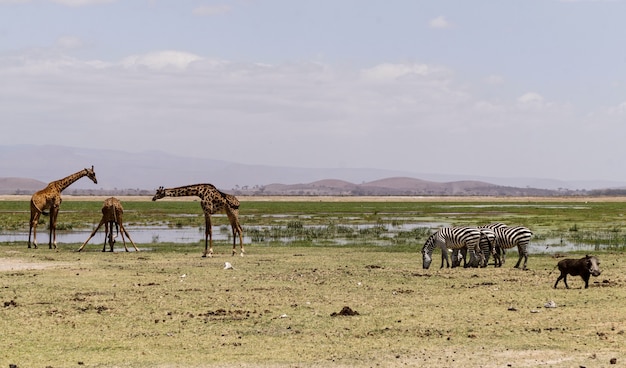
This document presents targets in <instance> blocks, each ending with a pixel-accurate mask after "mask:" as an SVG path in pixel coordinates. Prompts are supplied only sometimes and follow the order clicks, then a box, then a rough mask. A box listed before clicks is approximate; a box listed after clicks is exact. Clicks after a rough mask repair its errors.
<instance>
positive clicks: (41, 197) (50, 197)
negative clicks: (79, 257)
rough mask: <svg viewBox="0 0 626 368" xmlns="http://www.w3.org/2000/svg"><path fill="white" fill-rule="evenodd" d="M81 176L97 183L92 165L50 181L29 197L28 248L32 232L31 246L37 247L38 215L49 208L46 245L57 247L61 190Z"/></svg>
mask: <svg viewBox="0 0 626 368" xmlns="http://www.w3.org/2000/svg"><path fill="white" fill-rule="evenodd" d="M83 176H86V177H88V178H89V179H91V181H93V182H94V183H95V184H98V180H97V179H96V173H95V172H94V171H93V165H92V166H91V169H82V170H81V171H79V172H77V173H74V174H72V175H70V176H68V177H65V178H63V179H60V180H55V181H53V182H50V183H49V184H48V185H47V186H46V187H45V188H43V189H42V190H40V191H38V192H36V193H35V194H33V196H32V197H31V199H30V227H29V229H28V247H29V248H30V234H31V232H32V233H33V246H34V247H35V248H37V224H38V223H39V216H41V214H42V213H43V214H44V215H45V214H47V213H45V212H44V211H45V210H48V209H49V210H50V226H49V227H50V240H49V241H48V247H49V248H50V249H52V245H54V249H56V248H57V215H58V214H59V207H60V206H61V201H62V200H61V192H62V191H63V190H65V188H67V187H69V186H70V185H72V183H74V182H75V181H76V180H78V179H80V178H82V177H83Z"/></svg>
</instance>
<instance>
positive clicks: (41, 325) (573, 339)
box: [0, 245, 626, 367]
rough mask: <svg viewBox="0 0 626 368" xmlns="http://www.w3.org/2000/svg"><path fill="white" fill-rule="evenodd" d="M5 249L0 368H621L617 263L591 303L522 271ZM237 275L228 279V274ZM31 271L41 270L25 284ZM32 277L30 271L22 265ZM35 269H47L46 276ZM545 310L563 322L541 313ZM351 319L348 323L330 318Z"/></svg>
mask: <svg viewBox="0 0 626 368" xmlns="http://www.w3.org/2000/svg"><path fill="white" fill-rule="evenodd" d="M74 248H75V247H70V246H68V247H67V249H61V251H60V252H52V251H50V250H48V249H37V250H34V249H30V250H29V249H26V247H25V246H19V247H18V246H11V245H7V246H3V247H2V248H0V258H1V259H2V260H4V262H3V263H4V264H11V263H14V264H15V265H18V266H19V267H18V266H16V268H14V269H12V270H6V266H5V268H4V269H5V271H3V272H0V331H2V335H1V337H0V366H4V367H6V366H8V365H9V364H16V365H17V366H19V367H44V366H50V367H71V366H77V365H81V366H88V367H173V366H176V367H209V366H232V367H234V366H237V367H248V366H249V367H253V366H255V367H256V366H265V367H314V366H315V367H317V366H322V367H331V366H332V367H336V366H368V367H370V366H407V365H408V366H433V365H434V366H450V367H454V366H459V367H503V366H507V365H509V364H510V366H512V367H535V366H553V367H573V366H579V365H580V366H609V362H610V360H611V359H612V358H614V359H616V361H617V364H618V366H619V365H621V364H624V362H626V354H625V353H624V352H623V350H622V349H621V345H622V344H623V343H624V340H625V336H624V328H625V327H624V326H626V324H625V322H626V321H625V319H626V307H625V306H624V304H623V300H624V297H625V296H626V291H624V281H625V279H624V277H623V274H624V273H625V271H626V262H625V261H626V255H623V254H609V253H603V254H600V259H601V261H602V267H603V271H604V272H603V274H602V275H601V276H600V277H599V278H596V279H592V281H593V282H592V283H591V285H590V288H589V289H586V290H585V289H581V287H582V286H583V282H582V280H580V278H574V277H572V278H571V279H570V286H571V287H572V289H570V290H565V289H563V288H562V287H563V286H562V285H560V288H559V289H556V290H555V289H553V288H552V285H553V284H554V281H555V280H556V277H557V274H556V272H552V273H551V271H552V270H553V268H554V266H555V265H556V260H554V259H552V258H551V257H549V256H532V257H531V258H530V260H529V267H530V268H531V270H528V271H522V270H517V269H512V268H511V267H512V264H511V262H512V260H513V258H509V259H508V262H507V263H506V264H505V266H504V267H503V268H500V269H494V268H491V267H490V268H487V269H443V270H439V269H431V270H422V269H421V258H420V256H419V254H418V253H417V252H415V253H391V252H383V251H381V250H380V249H378V248H373V247H363V248H339V247H335V248H316V247H303V248H298V247H258V246H257V247H255V246H249V247H248V249H247V251H248V255H247V256H246V257H243V258H240V257H231V256H229V255H226V254H227V251H228V250H227V249H228V247H226V246H220V247H217V248H216V249H217V250H218V251H220V250H221V251H222V253H221V254H218V255H217V256H216V257H214V258H211V259H203V258H200V257H199V249H198V245H190V246H189V252H188V253H186V252H172V251H159V250H155V251H151V252H139V253H114V254H111V253H106V254H103V253H100V252H97V251H95V250H94V251H88V252H86V253H74V252H72V251H71V249H74ZM224 262H231V263H232V264H233V266H234V267H235V269H234V270H225V269H223V265H224ZM28 264H32V265H35V266H36V269H29V268H28V266H27V265H28ZM25 265H26V266H25ZM42 265H43V267H42ZM550 300H553V301H554V302H556V304H557V308H544V304H545V303H546V302H548V301H550ZM346 306H347V307H349V308H351V309H352V310H353V311H356V312H357V313H358V315H353V316H341V315H339V316H331V315H332V314H337V313H339V312H341V310H342V308H343V307H346Z"/></svg>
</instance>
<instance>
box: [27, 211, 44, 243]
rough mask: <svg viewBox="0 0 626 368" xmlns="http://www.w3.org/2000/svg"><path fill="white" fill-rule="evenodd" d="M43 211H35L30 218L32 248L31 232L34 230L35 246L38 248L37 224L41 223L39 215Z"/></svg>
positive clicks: (29, 230)
mask: <svg viewBox="0 0 626 368" xmlns="http://www.w3.org/2000/svg"><path fill="white" fill-rule="evenodd" d="M40 215H41V212H35V214H34V215H32V216H31V219H30V228H29V229H28V247H29V248H30V244H31V243H30V232H31V230H32V231H33V247H34V248H35V249H37V224H38V223H39V216H40Z"/></svg>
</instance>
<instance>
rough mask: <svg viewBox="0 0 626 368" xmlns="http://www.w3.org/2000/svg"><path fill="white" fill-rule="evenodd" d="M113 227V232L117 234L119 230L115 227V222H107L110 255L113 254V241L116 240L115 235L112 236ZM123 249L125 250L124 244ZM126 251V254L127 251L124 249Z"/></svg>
mask: <svg viewBox="0 0 626 368" xmlns="http://www.w3.org/2000/svg"><path fill="white" fill-rule="evenodd" d="M114 226H115V230H116V231H117V233H119V232H120V228H119V226H118V225H117V222H115V221H110V222H109V230H110V236H109V249H110V250H111V253H113V247H114V246H115V239H116V238H117V234H115V235H113V227H114ZM124 248H126V244H124ZM126 251H127V252H128V249H126Z"/></svg>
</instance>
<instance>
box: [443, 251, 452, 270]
mask: <svg viewBox="0 0 626 368" xmlns="http://www.w3.org/2000/svg"><path fill="white" fill-rule="evenodd" d="M444 259H445V260H446V268H450V261H449V260H448V249H447V248H443V249H441V267H440V268H443V260H444ZM452 267H454V255H452Z"/></svg>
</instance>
